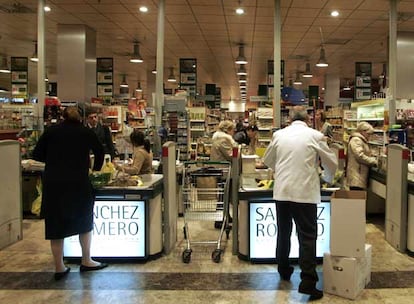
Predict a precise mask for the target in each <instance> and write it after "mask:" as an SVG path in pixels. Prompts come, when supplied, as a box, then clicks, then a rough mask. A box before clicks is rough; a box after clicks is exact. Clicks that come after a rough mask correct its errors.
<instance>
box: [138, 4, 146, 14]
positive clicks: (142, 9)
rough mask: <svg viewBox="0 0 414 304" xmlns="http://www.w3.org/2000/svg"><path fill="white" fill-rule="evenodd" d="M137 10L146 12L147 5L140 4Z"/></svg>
mask: <svg viewBox="0 0 414 304" xmlns="http://www.w3.org/2000/svg"><path fill="white" fill-rule="evenodd" d="M139 11H140V12H141V13H147V12H148V7H146V6H140V7H139Z"/></svg>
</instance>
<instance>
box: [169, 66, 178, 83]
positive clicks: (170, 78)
mask: <svg viewBox="0 0 414 304" xmlns="http://www.w3.org/2000/svg"><path fill="white" fill-rule="evenodd" d="M167 81H168V82H177V79H176V78H175V75H174V68H173V67H170V75H168V79H167Z"/></svg>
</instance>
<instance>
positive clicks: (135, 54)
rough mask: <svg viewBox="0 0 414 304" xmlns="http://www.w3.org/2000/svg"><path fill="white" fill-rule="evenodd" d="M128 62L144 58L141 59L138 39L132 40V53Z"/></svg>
mask: <svg viewBox="0 0 414 304" xmlns="http://www.w3.org/2000/svg"><path fill="white" fill-rule="evenodd" d="M129 62H132V63H142V62H144V60H143V59H142V56H141V54H140V53H139V43H138V41H134V52H133V53H132V56H131V59H129Z"/></svg>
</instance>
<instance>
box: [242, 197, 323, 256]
mask: <svg viewBox="0 0 414 304" xmlns="http://www.w3.org/2000/svg"><path fill="white" fill-rule="evenodd" d="M249 208H250V210H249V212H250V215H249V216H250V229H249V230H250V259H275V258H276V241H277V239H276V238H277V222H276V205H275V203H270V202H250V203H249ZM330 208H331V204H330V203H327V202H322V203H320V204H318V210H317V213H318V239H317V241H316V256H317V257H323V254H324V253H325V252H329V234H330V228H329V224H330V214H331V213H330ZM290 240H291V249H290V256H289V257H290V258H298V257H299V243H298V239H297V232H296V225H295V223H293V229H292V235H291V239H290Z"/></svg>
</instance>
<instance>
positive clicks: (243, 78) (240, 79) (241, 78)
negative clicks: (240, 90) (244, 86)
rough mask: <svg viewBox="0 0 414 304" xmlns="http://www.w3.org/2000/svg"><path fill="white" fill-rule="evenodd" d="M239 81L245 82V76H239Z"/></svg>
mask: <svg viewBox="0 0 414 304" xmlns="http://www.w3.org/2000/svg"><path fill="white" fill-rule="evenodd" d="M239 83H247V78H246V76H245V75H242V76H240V78H239Z"/></svg>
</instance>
